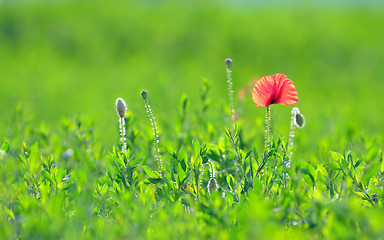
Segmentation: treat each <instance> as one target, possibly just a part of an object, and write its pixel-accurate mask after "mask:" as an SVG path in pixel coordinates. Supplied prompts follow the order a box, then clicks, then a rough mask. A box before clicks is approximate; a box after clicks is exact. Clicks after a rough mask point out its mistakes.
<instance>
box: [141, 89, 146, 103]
mask: <svg viewBox="0 0 384 240" xmlns="http://www.w3.org/2000/svg"><path fill="white" fill-rule="evenodd" d="M141 97H142V98H143V99H144V101H147V100H148V92H147V91H145V90H143V91H141Z"/></svg>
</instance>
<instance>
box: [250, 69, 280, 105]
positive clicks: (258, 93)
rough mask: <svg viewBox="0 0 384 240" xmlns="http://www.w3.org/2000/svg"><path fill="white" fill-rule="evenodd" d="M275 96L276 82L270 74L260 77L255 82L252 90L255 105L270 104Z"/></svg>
mask: <svg viewBox="0 0 384 240" xmlns="http://www.w3.org/2000/svg"><path fill="white" fill-rule="evenodd" d="M275 96H276V83H275V80H274V79H273V77H272V76H265V77H262V78H260V80H259V81H257V82H256V83H255V86H254V87H253V91H252V100H253V101H254V102H255V104H256V107H267V106H269V105H271V102H272V100H273V99H274V98H275Z"/></svg>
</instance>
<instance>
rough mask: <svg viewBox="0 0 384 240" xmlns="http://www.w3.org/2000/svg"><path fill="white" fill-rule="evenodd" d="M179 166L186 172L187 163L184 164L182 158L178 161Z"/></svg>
mask: <svg viewBox="0 0 384 240" xmlns="http://www.w3.org/2000/svg"><path fill="white" fill-rule="evenodd" d="M179 167H181V169H182V170H183V172H186V171H187V164H185V160H184V159H183V160H182V161H180V163H179Z"/></svg>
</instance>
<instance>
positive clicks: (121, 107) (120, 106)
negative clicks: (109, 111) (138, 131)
mask: <svg viewBox="0 0 384 240" xmlns="http://www.w3.org/2000/svg"><path fill="white" fill-rule="evenodd" d="M116 112H117V115H118V116H119V117H120V118H123V117H124V116H125V113H126V112H127V105H126V104H125V102H124V100H123V99H122V98H118V99H117V100H116Z"/></svg>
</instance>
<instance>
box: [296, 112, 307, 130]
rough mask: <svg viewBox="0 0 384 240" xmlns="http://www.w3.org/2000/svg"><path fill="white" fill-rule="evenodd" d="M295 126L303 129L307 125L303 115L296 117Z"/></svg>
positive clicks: (299, 114)
mask: <svg viewBox="0 0 384 240" xmlns="http://www.w3.org/2000/svg"><path fill="white" fill-rule="evenodd" d="M295 125H296V127H298V128H303V127H304V125H305V118H304V115H303V114H301V113H298V114H296V116H295Z"/></svg>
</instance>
